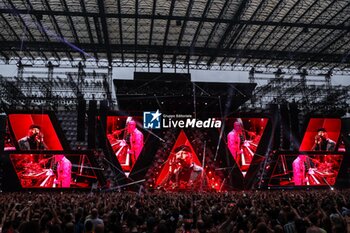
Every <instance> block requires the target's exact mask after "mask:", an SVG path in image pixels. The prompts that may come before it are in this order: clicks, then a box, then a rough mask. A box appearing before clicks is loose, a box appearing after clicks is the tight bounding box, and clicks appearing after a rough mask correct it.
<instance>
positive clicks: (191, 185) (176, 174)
mask: <svg viewBox="0 0 350 233" xmlns="http://www.w3.org/2000/svg"><path fill="white" fill-rule="evenodd" d="M174 151H175V156H174V160H173V161H171V162H170V163H169V172H168V174H167V175H166V177H165V178H164V179H163V181H162V182H161V184H160V185H159V187H160V188H163V189H165V190H167V191H168V190H170V191H171V190H174V191H175V190H176V191H179V190H200V189H201V188H206V186H207V184H208V181H207V176H206V175H205V173H204V170H203V168H202V167H200V166H198V165H196V164H195V163H194V162H193V159H192V151H191V148H190V147H189V146H187V145H182V146H179V147H177V148H176V149H175V150H174Z"/></svg>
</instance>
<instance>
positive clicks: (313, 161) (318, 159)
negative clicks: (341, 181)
mask: <svg viewBox="0 0 350 233" xmlns="http://www.w3.org/2000/svg"><path fill="white" fill-rule="evenodd" d="M343 156H344V155H343V154H341V153H327V154H325V153H321V154H320V153H319V152H314V153H302V152H300V153H294V154H286V153H285V154H283V153H282V154H279V155H278V160H277V163H276V166H275V168H274V171H273V173H272V176H271V178H270V182H269V186H270V187H273V186H299V187H300V186H333V185H334V184H335V182H336V180H337V176H338V173H339V169H340V166H341V163H342V161H343Z"/></svg>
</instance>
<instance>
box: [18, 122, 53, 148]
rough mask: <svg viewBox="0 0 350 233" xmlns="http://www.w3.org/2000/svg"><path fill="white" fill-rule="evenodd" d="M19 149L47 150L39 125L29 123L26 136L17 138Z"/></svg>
mask: <svg viewBox="0 0 350 233" xmlns="http://www.w3.org/2000/svg"><path fill="white" fill-rule="evenodd" d="M18 145H19V149H20V150H47V149H48V147H47V146H46V144H45V142H44V134H43V133H42V132H41V128H40V126H39V125H34V124H33V125H31V126H29V129H28V134H27V136H25V137H23V138H21V139H20V140H18Z"/></svg>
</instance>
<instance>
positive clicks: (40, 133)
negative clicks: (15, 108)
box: [9, 114, 63, 150]
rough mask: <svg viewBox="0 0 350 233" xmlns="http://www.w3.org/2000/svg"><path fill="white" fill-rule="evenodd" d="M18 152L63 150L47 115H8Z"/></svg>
mask: <svg viewBox="0 0 350 233" xmlns="http://www.w3.org/2000/svg"><path fill="white" fill-rule="evenodd" d="M9 122H10V125H11V129H12V131H13V133H14V137H15V140H16V141H17V146H18V149H19V150H63V148H62V145H61V142H60V140H59V138H58V136H57V134H56V131H55V129H54V127H53V125H52V122H51V120H50V117H49V115H48V114H9Z"/></svg>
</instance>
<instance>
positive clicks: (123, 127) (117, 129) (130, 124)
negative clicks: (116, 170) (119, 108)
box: [107, 116, 146, 173]
mask: <svg viewBox="0 0 350 233" xmlns="http://www.w3.org/2000/svg"><path fill="white" fill-rule="evenodd" d="M141 123H142V118H141V117H130V116H129V117H128V116H108V117H107V139H108V141H109V143H110V145H111V147H112V149H113V152H114V154H115V156H116V157H117V159H118V161H119V163H120V165H121V167H122V169H123V171H124V172H126V173H130V172H131V170H132V168H133V166H134V165H135V163H136V161H137V160H138V159H139V158H140V155H141V152H142V150H143V147H144V143H145V139H146V135H145V132H143V131H141V128H142V124H141Z"/></svg>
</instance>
